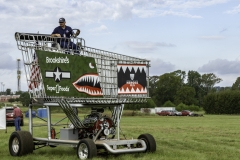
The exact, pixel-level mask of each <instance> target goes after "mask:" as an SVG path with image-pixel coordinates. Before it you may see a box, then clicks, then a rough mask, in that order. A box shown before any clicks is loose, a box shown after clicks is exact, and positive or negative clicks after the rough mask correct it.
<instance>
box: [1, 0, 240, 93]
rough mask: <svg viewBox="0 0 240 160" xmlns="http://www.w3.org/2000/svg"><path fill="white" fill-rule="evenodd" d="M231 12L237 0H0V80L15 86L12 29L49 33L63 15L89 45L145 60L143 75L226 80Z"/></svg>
mask: <svg viewBox="0 0 240 160" xmlns="http://www.w3.org/2000/svg"><path fill="white" fill-rule="evenodd" d="M239 12H240V0H11V1H10V0H0V21H1V25H0V32H1V34H0V37H1V38H0V55H1V58H0V75H1V76H0V82H3V84H4V90H5V89H6V88H10V89H11V90H12V91H16V90H17V59H18V58H20V59H21V60H22V55H21V52H20V51H19V50H18V49H17V45H16V41H15V39H14V33H15V32H25V33H37V32H39V33H42V34H51V33H52V31H53V29H54V28H55V27H57V26H58V25H59V24H58V19H59V18H60V17H64V18H65V19H66V23H67V25H69V26H71V27H72V28H79V29H80V30H81V34H80V37H82V38H84V39H85V41H86V45H87V46H89V47H93V48H99V49H103V50H107V51H112V52H116V53H120V54H125V55H130V56H136V57H141V58H147V59H150V60H151V66H152V67H151V68H150V75H162V74H164V73H167V72H172V71H175V70H179V69H180V70H183V71H186V73H187V72H188V71H189V70H194V71H198V72H199V73H200V74H204V73H214V74H216V75H217V76H218V77H219V78H222V79H223V81H222V82H221V83H220V84H218V85H220V86H231V85H232V84H233V83H234V82H235V80H236V79H237V77H239V76H240V44H239V42H240V41H239V40H240V20H239V19H240V14H239ZM21 63H23V61H21ZM21 70H22V72H23V74H22V76H21V90H25V91H26V90H27V84H26V77H25V75H24V67H23V66H22V67H21ZM2 89H3V86H2V85H1V90H2Z"/></svg>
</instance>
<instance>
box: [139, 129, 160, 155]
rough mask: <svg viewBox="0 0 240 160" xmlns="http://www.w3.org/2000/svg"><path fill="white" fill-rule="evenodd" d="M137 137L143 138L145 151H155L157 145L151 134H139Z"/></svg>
mask: <svg viewBox="0 0 240 160" xmlns="http://www.w3.org/2000/svg"><path fill="white" fill-rule="evenodd" d="M138 139H141V140H143V141H144V142H145V143H146V145H147V149H146V152H155V151H156V148H157V145H156V141H155V139H154V137H153V136H152V135H151V134H148V133H147V134H141V135H140V136H139V137H138Z"/></svg>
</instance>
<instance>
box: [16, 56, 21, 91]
mask: <svg viewBox="0 0 240 160" xmlns="http://www.w3.org/2000/svg"><path fill="white" fill-rule="evenodd" d="M20 61H21V60H20V59H17V87H18V88H17V91H18V92H19V91H21V64H20Z"/></svg>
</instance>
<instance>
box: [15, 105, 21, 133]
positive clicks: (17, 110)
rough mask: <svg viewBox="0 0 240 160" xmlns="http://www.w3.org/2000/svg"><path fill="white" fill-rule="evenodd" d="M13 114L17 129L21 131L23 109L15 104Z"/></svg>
mask: <svg viewBox="0 0 240 160" xmlns="http://www.w3.org/2000/svg"><path fill="white" fill-rule="evenodd" d="M13 108H14V109H13V115H14V125H15V130H16V131H21V128H20V125H21V115H22V111H21V109H20V108H19V107H17V105H15V104H14V105H13Z"/></svg>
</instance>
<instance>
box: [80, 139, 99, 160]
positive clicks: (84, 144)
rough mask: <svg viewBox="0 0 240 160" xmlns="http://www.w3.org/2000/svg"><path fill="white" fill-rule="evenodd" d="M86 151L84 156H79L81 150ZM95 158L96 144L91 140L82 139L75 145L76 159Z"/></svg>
mask: <svg viewBox="0 0 240 160" xmlns="http://www.w3.org/2000/svg"><path fill="white" fill-rule="evenodd" d="M84 148H85V149H86V150H87V152H85V153H83V154H85V155H80V154H81V153H82V152H81V150H82V149H84ZM95 156H97V147H96V144H95V143H94V142H93V140H91V139H82V140H80V141H79V143H78V145H77V157H78V158H80V159H91V158H93V157H95Z"/></svg>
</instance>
